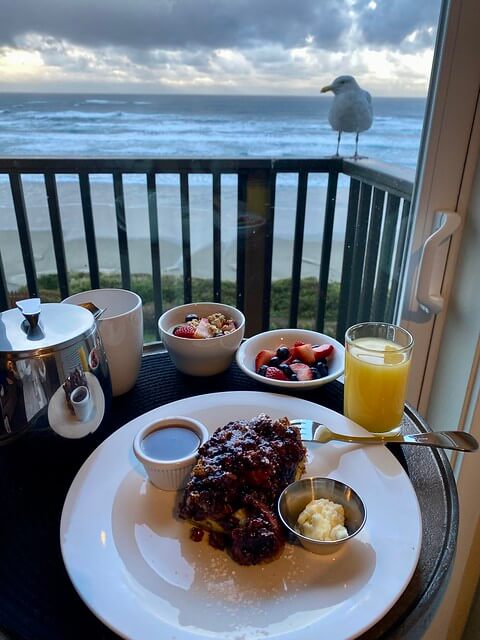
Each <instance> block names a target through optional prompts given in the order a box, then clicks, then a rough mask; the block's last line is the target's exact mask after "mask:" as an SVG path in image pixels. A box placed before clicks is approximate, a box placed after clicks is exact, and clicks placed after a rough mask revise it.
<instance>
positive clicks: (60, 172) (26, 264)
mask: <svg viewBox="0 0 480 640" xmlns="http://www.w3.org/2000/svg"><path fill="white" fill-rule="evenodd" d="M2 174H3V176H4V179H6V178H8V188H7V190H8V191H9V193H10V196H11V202H12V207H13V210H14V215H15V220H16V225H17V231H18V236H19V240H20V246H21V253H22V261H23V268H24V276H25V278H24V282H25V287H26V291H27V293H28V295H29V296H32V297H33V296H35V295H37V294H38V277H37V264H36V262H37V261H36V258H35V254H34V250H33V246H32V236H31V232H30V219H31V212H30V210H29V206H28V205H27V203H26V199H25V192H24V182H25V181H26V180H28V176H31V175H39V176H42V181H43V183H44V187H45V194H46V207H47V209H48V215H49V224H50V232H51V239H52V245H53V251H54V258H55V265H56V275H57V278H58V292H59V297H60V298H64V297H66V296H68V295H69V293H70V286H69V268H68V256H67V254H66V251H65V234H64V231H63V228H62V215H61V213H62V205H61V202H60V199H59V193H58V181H59V176H64V175H74V176H76V180H77V181H78V186H79V197H80V202H79V206H80V208H81V212H82V218H83V233H84V238H85V244H86V251H87V262H88V274H89V285H90V287H91V288H98V287H100V286H101V273H102V268H101V264H102V259H101V258H102V256H101V252H100V250H99V246H98V237H97V234H96V230H95V229H96V212H95V203H94V202H93V200H92V176H94V175H97V174H100V175H108V176H110V177H111V181H112V185H113V196H114V210H115V226H116V239H117V243H118V253H119V271H120V278H121V286H122V287H124V288H127V289H130V288H132V272H131V262H130V252H129V242H130V237H129V234H128V230H127V216H126V213H127V209H128V203H127V202H126V198H125V190H124V176H129V175H131V174H137V175H138V174H141V175H143V176H144V178H145V185H146V208H147V211H148V226H149V231H148V233H149V238H148V241H149V245H150V258H151V274H149V275H150V276H151V279H152V290H153V308H154V316H155V318H158V317H159V315H161V313H162V312H163V310H164V307H165V301H164V295H163V289H162V287H163V284H164V276H165V274H164V271H163V269H162V260H161V242H162V239H163V236H162V229H161V228H160V227H159V207H162V201H161V199H160V197H159V193H158V188H157V177H158V176H160V175H162V174H170V175H175V176H177V177H178V190H179V202H180V213H181V227H180V229H181V231H180V234H181V238H180V241H181V256H182V258H181V263H182V265H181V266H182V269H181V273H182V279H183V294H182V299H181V300H179V301H178V302H179V303H181V302H190V301H192V299H193V289H192V281H193V272H192V242H191V226H192V221H191V185H190V179H189V178H190V176H192V175H196V174H206V175H208V176H209V177H210V179H211V182H210V184H211V187H210V189H211V191H210V200H211V203H212V211H211V214H212V216H211V219H212V223H211V224H212V229H211V239H212V291H211V298H212V299H213V300H215V301H222V299H223V295H222V282H223V280H222V222H223V217H224V211H223V202H222V178H223V176H227V175H235V176H236V191H237V196H236V205H237V228H236V282H235V291H236V293H235V303H236V306H237V307H238V308H240V309H241V310H242V311H244V313H245V315H246V317H247V330H246V331H247V335H252V334H254V333H257V332H258V331H262V330H265V329H268V328H270V327H271V303H272V286H273V279H272V273H273V271H272V265H273V254H274V248H275V236H274V229H275V221H276V219H277V217H278V215H279V214H278V212H277V206H276V195H277V187H278V181H279V177H281V176H282V174H294V175H295V176H296V181H294V182H296V185H295V186H292V187H291V188H294V189H295V191H296V205H295V216H294V218H295V221H294V225H295V228H294V232H293V239H292V240H293V243H292V257H291V270H290V294H289V305H288V306H289V312H288V317H287V318H286V319H285V323H286V324H288V325H289V326H297V324H298V320H299V315H300V311H301V309H300V307H301V295H300V294H301V288H302V266H303V264H304V240H305V237H306V235H307V234H308V232H309V229H308V228H307V227H306V224H307V216H306V214H307V200H308V197H309V194H310V187H309V180H310V178H311V177H312V176H318V175H319V174H325V176H326V185H325V200H324V202H323V203H321V206H317V207H316V212H317V215H318V216H319V217H323V231H322V234H321V235H322V241H321V245H320V246H319V248H318V254H319V262H318V278H317V280H318V285H317V292H316V304H315V312H314V315H315V317H314V318H311V326H312V328H316V329H317V330H320V331H323V330H325V318H326V311H327V300H328V291H329V286H331V277H330V272H331V260H332V251H333V237H334V226H335V222H336V214H337V215H338V195H339V181H340V180H342V181H347V183H348V200H347V203H346V223H345V227H344V229H343V230H342V233H343V238H344V240H343V256H342V268H341V278H340V285H339V287H340V288H339V295H338V301H337V314H336V318H335V323H334V324H335V327H330V326H329V327H328V331H329V332H330V333H335V334H336V335H337V337H339V338H341V339H342V340H343V334H344V331H345V328H346V327H347V326H348V325H349V324H352V323H354V322H356V321H360V320H368V319H373V318H375V319H384V320H392V319H393V318H394V315H395V312H396V301H397V299H398V291H399V285H400V282H401V277H402V273H403V270H404V265H405V252H406V246H407V240H408V231H409V220H410V203H411V198H412V189H413V172H412V171H409V170H405V169H401V168H399V167H395V166H394V165H386V164H384V163H380V162H374V161H370V160H360V161H352V160H347V159H343V158H338V157H334V158H315V159H308V158H301V159H290V158H288V159H265V158H257V159H256V158H238V159H237V158H235V159H223V158H222V159H189V160H187V159H178V158H161V159H158V158H141V159H135V158H0V177H1V176H2ZM342 188H347V187H342ZM2 193H5V191H2ZM0 206H6V205H5V203H2V202H0ZM2 254H3V251H2V243H1V241H0V310H3V309H7V308H9V307H10V306H12V304H13V298H14V297H15V296H14V293H15V292H12V291H11V290H9V288H8V285H7V282H8V278H7V271H8V265H6V264H5V262H4V260H3V258H2ZM157 337H158V334H157Z"/></svg>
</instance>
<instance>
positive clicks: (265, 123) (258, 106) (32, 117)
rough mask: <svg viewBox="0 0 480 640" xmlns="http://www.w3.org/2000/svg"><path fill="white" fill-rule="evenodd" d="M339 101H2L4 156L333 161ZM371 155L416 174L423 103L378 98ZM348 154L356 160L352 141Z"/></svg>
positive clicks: (41, 97)
mask: <svg viewBox="0 0 480 640" xmlns="http://www.w3.org/2000/svg"><path fill="white" fill-rule="evenodd" d="M331 101H332V98H331V96H326V95H321V94H319V95H318V96H311V97H290V96H285V97H279V96H186V95H80V94H68V95H67V94H62V95H58V94H3V95H0V155H1V156H9V157H20V156H66V157H68V156H87V157H88V156H90V157H100V156H117V157H118V156H121V157H124V156H128V157H133V156H136V157H153V156H158V157H183V158H190V157H200V158H202V157H231V158H238V157H240V158H248V157H269V158H271V157H277V158H301V157H318V156H328V155H332V154H333V153H335V148H336V139H337V135H336V133H335V132H334V131H332V130H331V128H330V125H329V123H328V119H327V115H328V109H329V108H330V104H331ZM373 105H374V123H373V126H372V128H371V129H370V130H369V131H367V132H365V133H363V134H361V135H360V152H361V154H362V155H364V156H368V157H370V158H375V159H378V160H383V161H386V162H392V163H394V164H399V165H402V166H406V167H410V168H414V167H415V165H416V161H417V155H418V148H419V141H420V135H421V130H422V123H423V116H424V111H425V100H423V99H419V98H373ZM343 140H344V142H343V143H342V146H341V153H342V154H343V155H351V154H352V153H353V151H354V135H353V134H344V135H343Z"/></svg>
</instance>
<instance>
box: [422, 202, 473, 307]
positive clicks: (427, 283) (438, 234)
mask: <svg viewBox="0 0 480 640" xmlns="http://www.w3.org/2000/svg"><path fill="white" fill-rule="evenodd" d="M461 221H462V218H461V217H460V215H459V214H458V213H457V212H456V211H437V212H436V214H435V224H434V228H435V231H434V232H433V233H432V235H430V236H429V237H428V238H427V239H426V241H425V244H424V245H423V252H422V257H421V259H420V266H419V270H418V280H417V293H416V297H417V300H418V303H419V304H420V306H421V308H422V309H423V310H424V311H426V312H427V313H435V314H436V313H440V311H441V310H442V309H443V303H444V299H443V296H442V295H441V289H442V281H443V275H444V272H445V264H446V260H447V252H446V250H447V248H448V246H447V241H448V240H450V238H451V237H452V235H453V234H454V233H455V231H456V230H457V229H458V227H459V226H460V223H461Z"/></svg>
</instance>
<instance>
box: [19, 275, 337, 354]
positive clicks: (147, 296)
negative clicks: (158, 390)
mask: <svg viewBox="0 0 480 640" xmlns="http://www.w3.org/2000/svg"><path fill="white" fill-rule="evenodd" d="M100 286H101V287H105V288H109V287H121V286H122V282H121V277H120V274H117V273H101V274H100ZM90 288H91V285H90V278H89V276H88V274H86V273H80V272H75V273H70V274H69V289H70V295H71V294H74V293H78V292H80V291H87V290H88V289H90ZM130 288H131V290H132V291H135V293H137V294H138V295H139V296H140V297H141V298H142V300H143V316H144V339H145V342H146V343H148V342H154V341H155V340H156V326H157V320H158V318H156V317H155V310H154V304H153V280H152V277H151V276H150V275H148V274H132V276H131V287H130ZM38 289H39V292H38V295H39V297H40V298H41V300H42V302H59V301H60V299H61V296H60V291H59V288H58V279H57V275H56V274H55V273H51V274H42V275H40V276H39V277H38ZM221 291H222V295H221V298H222V302H223V303H224V304H230V305H233V306H235V302H236V285H235V282H231V281H224V282H222V289H221ZM291 291H292V283H291V280H290V279H288V278H286V279H281V280H274V281H273V282H272V294H271V300H270V329H282V328H286V327H288V326H289V314H290V299H291ZM318 295H319V286H318V280H317V279H316V278H312V277H308V278H302V280H301V283H300V293H299V312H298V322H297V326H298V327H299V328H302V329H315V315H316V308H317V304H318ZM339 295H340V283H339V282H330V283H329V285H328V289H327V292H326V302H325V318H324V333H326V334H328V335H331V336H332V337H333V336H335V328H336V322H337V314H338V302H339ZM25 297H28V292H27V290H26V288H21V289H18V290H17V291H15V292H14V293H12V294H11V306H14V304H15V302H16V300H21V299H23V298H25ZM212 299H213V283H212V280H211V279H206V278H192V300H193V301H208V300H212ZM162 304H163V309H164V310H166V309H170V308H171V307H174V306H176V305H179V304H183V278H181V277H179V276H172V275H165V276H163V277H162Z"/></svg>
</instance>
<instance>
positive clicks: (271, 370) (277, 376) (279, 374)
mask: <svg viewBox="0 0 480 640" xmlns="http://www.w3.org/2000/svg"><path fill="white" fill-rule="evenodd" d="M265 377H266V378H271V379H272V380H288V378H287V376H286V375H285V374H284V373H283V371H280V369H277V367H267V370H266V371H265Z"/></svg>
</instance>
